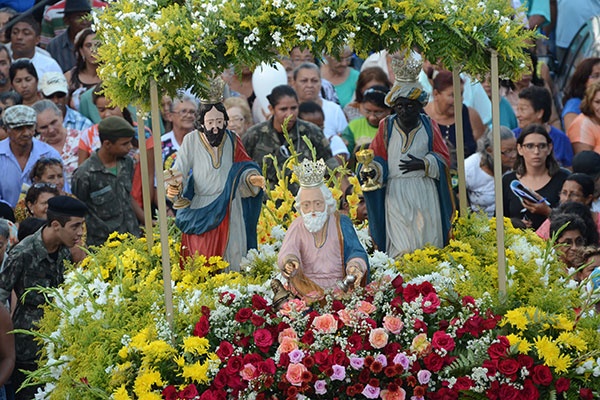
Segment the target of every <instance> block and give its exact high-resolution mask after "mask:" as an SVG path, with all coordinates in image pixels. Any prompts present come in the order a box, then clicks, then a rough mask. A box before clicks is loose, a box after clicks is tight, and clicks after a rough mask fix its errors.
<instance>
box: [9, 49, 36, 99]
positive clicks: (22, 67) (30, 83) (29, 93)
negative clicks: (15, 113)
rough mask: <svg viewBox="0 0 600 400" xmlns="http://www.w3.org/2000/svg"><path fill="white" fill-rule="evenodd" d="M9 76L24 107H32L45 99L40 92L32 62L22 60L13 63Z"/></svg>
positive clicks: (25, 59) (26, 59)
mask: <svg viewBox="0 0 600 400" xmlns="http://www.w3.org/2000/svg"><path fill="white" fill-rule="evenodd" d="M8 75H9V77H10V83H11V85H12V87H13V89H14V90H15V92H17V93H19V94H20V95H21V97H22V98H23V103H22V104H23V105H26V106H31V105H32V104H34V103H35V102H37V101H39V100H42V99H43V97H42V96H41V95H40V92H39V91H38V82H39V79H38V75H37V72H36V70H35V67H34V66H33V63H32V62H31V60H29V59H28V58H21V59H18V60H17V61H15V62H13V63H12V65H11V66H10V69H9V71H8Z"/></svg>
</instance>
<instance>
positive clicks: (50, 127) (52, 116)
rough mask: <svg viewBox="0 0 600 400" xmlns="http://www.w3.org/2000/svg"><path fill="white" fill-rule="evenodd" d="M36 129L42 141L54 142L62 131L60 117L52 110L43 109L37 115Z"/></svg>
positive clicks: (59, 137)
mask: <svg viewBox="0 0 600 400" xmlns="http://www.w3.org/2000/svg"><path fill="white" fill-rule="evenodd" d="M37 131H38V132H39V133H40V135H41V137H42V139H43V141H44V142H46V143H49V144H54V143H56V142H58V141H60V139H61V136H62V133H63V125H62V118H60V117H59V116H58V115H56V113H55V112H54V111H52V110H44V111H42V112H41V113H39V114H38V115H37Z"/></svg>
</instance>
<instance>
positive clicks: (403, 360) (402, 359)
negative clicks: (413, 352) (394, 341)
mask: <svg viewBox="0 0 600 400" xmlns="http://www.w3.org/2000/svg"><path fill="white" fill-rule="evenodd" d="M394 364H400V365H402V368H404V369H405V370H407V369H408V367H409V365H410V360H409V359H408V357H406V354H404V353H398V354H396V357H394Z"/></svg>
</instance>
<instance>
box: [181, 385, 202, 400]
mask: <svg viewBox="0 0 600 400" xmlns="http://www.w3.org/2000/svg"><path fill="white" fill-rule="evenodd" d="M196 396H198V391H197V390H196V386H194V384H189V385H187V386H186V387H185V389H183V390H182V391H181V392H180V393H179V398H181V399H193V398H194V397H196Z"/></svg>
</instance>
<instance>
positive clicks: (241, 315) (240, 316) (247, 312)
mask: <svg viewBox="0 0 600 400" xmlns="http://www.w3.org/2000/svg"><path fill="white" fill-rule="evenodd" d="M251 316H252V309H251V308H240V309H239V310H238V312H237V314H235V320H236V321H237V322H239V323H242V322H246V321H248V320H249V319H250V317H251Z"/></svg>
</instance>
